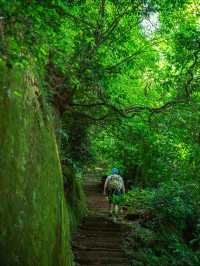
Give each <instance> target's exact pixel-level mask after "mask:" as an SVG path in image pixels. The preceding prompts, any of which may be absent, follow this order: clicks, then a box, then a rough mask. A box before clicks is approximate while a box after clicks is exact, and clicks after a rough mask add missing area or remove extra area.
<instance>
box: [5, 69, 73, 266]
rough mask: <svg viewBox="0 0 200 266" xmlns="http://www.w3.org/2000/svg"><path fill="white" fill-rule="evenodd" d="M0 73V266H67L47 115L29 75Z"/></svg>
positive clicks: (63, 210)
mask: <svg viewBox="0 0 200 266" xmlns="http://www.w3.org/2000/svg"><path fill="white" fill-rule="evenodd" d="M0 68H1V77H0V169H1V171H0V202H1V204H0V232H1V233H0V265H2V266H16V265H20V266H33V265H34V266H50V265H52V266H68V265H72V252H71V247H70V229H69V227H70V225H69V221H70V219H69V213H68V208H67V207H66V204H65V198H64V189H63V176H62V171H61V166H60V161H59V155H58V149H57V144H56V138H55V135H54V130H53V126H52V124H53V123H52V118H51V113H50V111H49V109H48V107H47V106H46V107H45V105H43V103H42V95H39V93H38V91H39V90H38V87H37V86H38V85H37V81H36V80H35V79H34V75H33V73H32V72H31V71H28V70H27V69H26V70H22V69H20V70H18V69H13V70H8V69H7V68H6V67H5V66H4V65H1V66H0Z"/></svg>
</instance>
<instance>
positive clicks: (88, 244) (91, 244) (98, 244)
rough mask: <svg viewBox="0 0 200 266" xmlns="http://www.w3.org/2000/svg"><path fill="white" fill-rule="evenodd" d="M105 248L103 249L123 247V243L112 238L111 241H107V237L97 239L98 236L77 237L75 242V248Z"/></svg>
mask: <svg viewBox="0 0 200 266" xmlns="http://www.w3.org/2000/svg"><path fill="white" fill-rule="evenodd" d="M82 247H83V248H103V249H115V250H116V249H121V243H120V242H117V243H116V242H113V240H112V239H111V240H110V241H105V239H99V240H98V241H97V239H96V238H94V239H91V238H90V239H89V241H88V239H77V240H76V241H75V242H74V243H73V248H77V249H78V248H80V249H81V248H82Z"/></svg>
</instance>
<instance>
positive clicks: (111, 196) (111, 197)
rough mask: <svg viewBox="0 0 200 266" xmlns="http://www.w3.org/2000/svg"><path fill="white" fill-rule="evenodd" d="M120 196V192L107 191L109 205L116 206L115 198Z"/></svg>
mask: <svg viewBox="0 0 200 266" xmlns="http://www.w3.org/2000/svg"><path fill="white" fill-rule="evenodd" d="M121 195H122V190H108V201H109V203H110V204H111V203H113V204H118V201H117V198H118V196H121Z"/></svg>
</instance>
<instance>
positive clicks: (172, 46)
mask: <svg viewBox="0 0 200 266" xmlns="http://www.w3.org/2000/svg"><path fill="white" fill-rule="evenodd" d="M199 10H200V7H199V4H198V1H196V0H181V1H176V0H168V1H165V0H162V1H160V0H144V1H141V0H135V1H133V0H128V1H127V0H126V1H125V0H122V1H116V0H99V1H92V0H85V1H84V0H71V1H64V0H55V1H50V0H48V1H29V0H26V1H24V0H23V1H22V0H19V1H14V0H13V1H12V0H10V1H4V0H0V36H1V42H0V60H1V61H4V62H5V63H6V64H7V66H8V67H9V68H11V69H12V68H13V67H14V66H16V65H17V66H18V67H23V68H24V67H25V68H26V67H28V66H29V65H30V64H31V65H33V67H34V69H35V72H36V73H37V75H38V77H39V78H38V79H39V80H40V82H41V84H42V86H41V87H42V88H44V89H43V90H39V91H36V92H35V93H36V95H37V97H38V99H39V101H40V99H41V95H42V96H43V97H45V101H46V102H48V103H50V104H52V106H53V107H54V110H55V114H54V116H55V119H54V120H55V128H56V132H57V139H58V141H59V142H60V143H61V159H62V161H63V163H66V162H67V163H70V164H71V165H72V166H73V167H74V169H75V171H76V172H78V171H80V169H83V167H85V166H87V165H89V164H90V165H93V164H95V163H96V162H99V161H103V162H104V163H105V164H106V165H107V167H108V169H109V168H110V167H111V166H112V165H116V166H118V167H119V168H120V169H121V172H122V174H123V176H124V177H125V178H126V180H127V184H129V188H130V190H131V187H132V190H131V191H130V192H129V193H128V194H127V195H126V196H125V198H123V199H122V204H124V205H128V209H129V211H130V212H136V213H138V211H140V210H141V212H142V213H144V214H145V213H146V212H150V213H151V215H150V216H148V217H149V218H148V219H147V221H146V220H145V219H146V218H145V219H143V218H142V221H143V220H145V222H144V221H143V222H144V223H146V224H145V225H144V224H142V225H141V224H140V227H139V229H138V230H139V233H138V234H141V236H142V232H143V231H142V230H143V229H144V228H143V229H142V227H143V226H145V228H148V230H149V231H150V232H151V233H154V235H153V236H151V237H152V241H153V240H155V243H156V244H151V243H152V242H151V243H150V245H148V243H147V242H148V241H147V240H144V241H143V242H142V243H141V246H139V248H138V250H139V257H140V258H144V259H141V260H140V259H138V258H137V260H138V261H139V262H140V264H138V265H158V264H160V265H199V248H200V247H199V232H200V231H199V219H200V214H199V208H198V205H199V200H200V199H199V193H198V192H199V176H200V159H199V158H200V118H199V117H200V92H199V77H200V76H199V75H200V73H199V71H200V69H199V51H200V34H199V31H200V21H199V17H198V15H199ZM15 93H17V92H15ZM188 235H189V236H188ZM134 237H135V236H133V237H132V238H133V239H134ZM157 240H158V242H156V241H157ZM130 242H131V241H130ZM160 243H162V244H160ZM158 245H159V248H158ZM132 248H134V245H133V246H132ZM129 249H131V244H130V243H129ZM139 262H138V263H139Z"/></svg>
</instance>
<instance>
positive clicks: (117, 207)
mask: <svg viewBox="0 0 200 266" xmlns="http://www.w3.org/2000/svg"><path fill="white" fill-rule="evenodd" d="M114 210H115V214H116V215H117V214H118V211H119V206H118V205H117V204H115V205H114Z"/></svg>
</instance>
